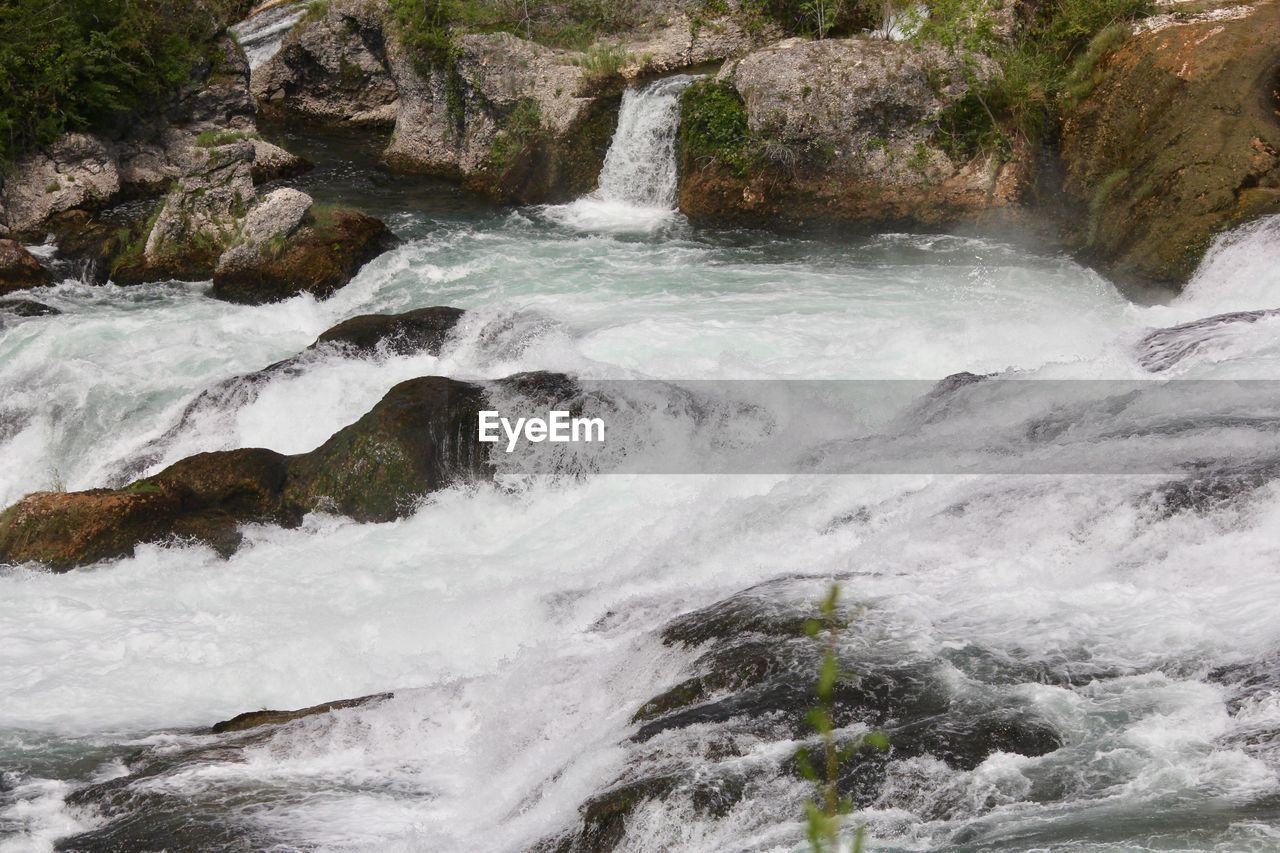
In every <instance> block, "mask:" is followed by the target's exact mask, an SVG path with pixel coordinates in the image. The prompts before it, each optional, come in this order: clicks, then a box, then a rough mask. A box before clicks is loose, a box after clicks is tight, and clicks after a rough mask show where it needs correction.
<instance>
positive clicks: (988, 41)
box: [913, 0, 1153, 159]
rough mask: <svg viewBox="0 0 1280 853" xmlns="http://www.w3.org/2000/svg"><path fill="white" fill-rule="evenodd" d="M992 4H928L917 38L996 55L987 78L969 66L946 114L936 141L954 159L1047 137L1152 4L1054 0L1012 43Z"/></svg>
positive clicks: (967, 0) (954, 0)
mask: <svg viewBox="0 0 1280 853" xmlns="http://www.w3.org/2000/svg"><path fill="white" fill-rule="evenodd" d="M992 3H993V0H930V2H929V4H928V6H929V14H928V17H927V18H921V19H919V20H917V21H916V25H917V29H916V30H915V33H914V36H913V38H915V39H916V40H918V41H922V42H932V43H934V44H938V45H941V46H942V47H944V48H946V49H947V50H948V51H950V52H951V53H953V54H955V55H957V56H960V57H961V58H962V59H963V58H965V57H967V56H969V55H971V54H975V53H983V54H986V55H988V56H990V57H992V58H993V59H994V60H995V61H996V63H997V65H998V66H999V71H998V72H997V73H996V74H995V75H994V76H992V77H991V78H990V79H983V75H979V74H978V73H977V71H976V67H975V65H974V63H972V62H971V61H970V62H968V64H967V65H966V72H965V76H966V78H967V80H966V82H967V83H968V91H967V93H966V94H965V95H964V96H963V97H962V98H960V99H959V100H958V101H956V102H955V103H953V104H952V105H951V106H950V107H949V108H948V109H947V110H946V111H945V112H944V113H943V115H942V116H941V118H940V121H939V123H938V129H937V133H936V139H937V141H938V143H939V144H940V145H941V146H942V147H943V148H944V149H945V150H946V151H947V152H948V153H949V154H951V155H952V156H953V157H957V158H961V159H968V158H970V157H973V156H975V155H976V154H978V153H981V152H997V153H1007V152H1008V151H1009V150H1010V149H1012V147H1013V146H1014V144H1015V143H1016V142H1018V141H1020V140H1021V141H1023V142H1027V143H1034V142H1036V141H1038V140H1040V139H1042V138H1044V137H1046V136H1048V135H1050V134H1051V133H1052V132H1053V131H1054V130H1055V129H1056V127H1057V125H1058V123H1059V121H1060V120H1061V115H1062V113H1063V111H1064V109H1065V108H1067V107H1069V106H1070V103H1071V101H1072V99H1073V98H1078V97H1081V96H1083V95H1084V94H1087V92H1088V91H1089V90H1090V89H1092V87H1093V86H1094V85H1096V83H1097V77H1096V75H1097V73H1098V72H1097V69H1098V67H1099V65H1100V63H1101V60H1102V58H1103V57H1105V56H1106V54H1107V53H1109V52H1110V51H1111V50H1113V49H1114V48H1115V47H1116V46H1117V45H1119V44H1120V43H1121V42H1122V41H1124V39H1125V38H1126V36H1127V32H1128V28H1127V26H1126V24H1127V23H1128V22H1130V21H1133V20H1135V19H1137V18H1140V17H1143V16H1145V15H1147V14H1150V12H1151V10H1152V8H1153V3H1152V0H1052V2H1049V3H1046V4H1045V5H1043V6H1042V7H1041V8H1040V9H1039V10H1037V14H1036V16H1035V18H1034V19H1033V20H1032V21H1030V22H1029V23H1027V25H1026V27H1025V29H1024V31H1023V32H1022V34H1021V35H1020V37H1019V38H1018V39H1017V40H1016V41H1013V42H1012V43H1000V42H999V40H998V39H997V34H996V33H995V31H994V29H993V28H992V26H991V20H992V17H991V13H992V10H993V8H994V7H993V5H992Z"/></svg>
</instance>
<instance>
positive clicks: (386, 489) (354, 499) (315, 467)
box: [285, 376, 492, 521]
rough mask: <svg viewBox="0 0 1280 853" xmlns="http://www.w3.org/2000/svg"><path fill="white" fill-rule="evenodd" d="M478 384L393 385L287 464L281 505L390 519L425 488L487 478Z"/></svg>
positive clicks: (409, 507)
mask: <svg viewBox="0 0 1280 853" xmlns="http://www.w3.org/2000/svg"><path fill="white" fill-rule="evenodd" d="M485 399H486V397H485V390H484V388H483V387H482V386H480V385H475V384H472V383H469V382H459V381H457V380H453V379H446V378H444V377H440V376H430V377H424V378H421V379H410V380H408V381H407V382H401V383H400V384H399V385H396V386H395V387H394V388H392V389H391V390H390V391H388V392H387V394H386V396H385V397H383V398H382V400H381V401H379V403H378V404H377V405H376V406H374V407H373V409H372V410H370V411H369V412H368V413H367V414H366V415H364V417H362V418H360V420H358V421H356V422H355V423H354V424H352V425H350V426H348V427H346V428H344V429H342V430H340V431H338V432H337V433H336V434H335V435H334V436H333V437H331V438H330V439H329V440H328V441H326V442H325V443H324V444H322V445H320V447H318V448H316V449H315V450H313V451H311V452H310V453H307V454H304V455H302V456H300V457H296V458H295V460H294V461H293V463H291V465H290V474H289V482H288V485H287V486H286V489H285V503H286V505H287V506H289V507H291V508H294V509H295V510H303V511H311V510H314V509H327V510H329V511H332V512H337V513H341V514H342V515H346V516H350V517H351V518H354V519H356V520H357V521H392V520H394V519H396V518H401V517H403V516H405V515H408V514H409V513H411V512H412V511H413V510H414V509H415V508H416V506H417V504H418V502H419V500H420V499H421V498H422V497H423V496H424V495H426V494H428V493H430V492H434V491H437V490H439V489H443V488H446V487H448V486H450V485H453V484H454V483H458V482H465V481H474V480H485V479H488V478H489V477H490V476H492V475H491V472H490V469H489V466H488V458H489V445H485V444H481V443H480V441H479V436H478V430H477V422H478V417H479V411H480V410H481V409H482V408H484V407H485Z"/></svg>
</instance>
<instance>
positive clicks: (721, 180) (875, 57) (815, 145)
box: [680, 38, 1027, 226]
mask: <svg viewBox="0 0 1280 853" xmlns="http://www.w3.org/2000/svg"><path fill="white" fill-rule="evenodd" d="M966 66H968V67H967V68H966ZM992 73H995V72H994V64H993V63H992V62H991V61H990V60H987V59H985V58H984V57H981V56H970V57H957V56H955V55H952V54H949V53H947V52H946V51H943V50H942V49H940V48H937V47H933V46H917V45H914V44H910V43H906V42H895V41H889V40H885V39H872V38H852V39H826V40H823V41H804V40H799V39H789V40H785V41H782V42H779V43H777V44H775V45H772V46H770V47H767V48H764V49H762V50H758V51H755V52H753V53H750V54H748V55H747V56H745V57H743V58H742V59H740V60H737V61H735V62H731V63H728V64H726V66H725V68H724V69H723V70H722V71H721V72H720V74H719V76H718V77H717V81H716V82H715V83H710V84H706V85H707V86H714V87H718V90H716V91H714V92H713V95H714V96H715V97H717V98H718V104H717V105H716V106H715V108H716V109H717V111H718V112H717V113H716V114H708V113H707V112H706V110H707V109H709V107H707V106H705V104H707V103H708V102H707V101H705V100H703V99H699V98H698V97H697V95H698V94H699V89H690V91H689V93H687V94H686V96H685V97H686V107H685V110H684V116H683V119H684V121H685V123H686V126H685V128H684V129H683V130H682V133H683V136H682V151H683V154H682V171H683V179H682V183H681V188H680V209H681V210H682V211H683V212H685V213H686V214H688V215H689V216H690V217H692V218H695V219H704V220H713V221H730V222H744V223H766V222H780V223H784V224H791V225H797V224H804V223H808V222H850V223H861V224H868V225H893V224H905V225H915V226H939V225H944V224H947V223H954V222H973V221H979V220H988V219H999V218H1000V217H1002V216H1005V215H1006V214H1012V213H1013V212H1014V211H1015V209H1016V205H1017V203H1018V202H1019V200H1020V197H1021V193H1022V190H1023V189H1024V185H1025V184H1026V181H1027V164H1026V163H1025V162H1020V161H1018V160H1016V159H1015V161H1014V162H1001V160H1000V159H999V158H997V157H996V156H995V155H982V156H979V157H977V158H975V159H974V160H972V161H969V162H957V161H954V160H953V159H952V158H951V157H950V156H949V155H948V154H947V153H946V152H945V151H944V150H943V149H942V148H941V147H940V146H939V145H938V144H937V143H936V142H935V140H934V138H933V131H934V130H935V129H936V127H937V124H938V122H939V120H940V118H941V116H942V113H943V111H944V110H945V109H946V108H947V107H948V106H949V105H951V104H952V103H954V102H955V101H956V100H957V99H959V98H960V97H962V96H963V95H964V94H965V92H966V91H967V89H968V84H967V83H966V79H968V78H967V75H968V74H975V75H976V76H977V77H978V79H981V78H983V77H985V76H987V75H990V74H992ZM703 91H705V90H703ZM735 100H736V101H737V102H738V103H739V104H740V106H736V107H735V106H733V102H734V101H735ZM713 103H714V102H713ZM734 113H736V114H738V115H740V116H741V118H740V119H739V118H734V116H733V114H734ZM724 121H741V122H743V126H742V128H741V132H742V135H743V139H742V140H741V141H740V143H739V144H740V145H741V146H743V149H744V150H742V151H740V152H717V151H715V150H714V144H715V143H714V141H711V140H706V139H702V138H700V134H702V133H704V128H706V127H710V126H715V125H716V124H717V123H723V122H724ZM720 126H723V124H720ZM709 148H711V149H712V150H707V149H709ZM744 160H745V161H748V162H743V161H744Z"/></svg>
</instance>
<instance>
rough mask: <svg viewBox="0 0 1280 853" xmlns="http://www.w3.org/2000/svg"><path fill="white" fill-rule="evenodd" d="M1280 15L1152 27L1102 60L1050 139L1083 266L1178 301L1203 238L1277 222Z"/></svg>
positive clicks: (1219, 14) (1180, 19)
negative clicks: (1260, 221)
mask: <svg viewBox="0 0 1280 853" xmlns="http://www.w3.org/2000/svg"><path fill="white" fill-rule="evenodd" d="M1277 31H1280V5H1278V4H1276V3H1268V2H1262V3H1256V4H1253V5H1240V6H1234V7H1229V8H1225V9H1216V10H1213V11H1210V12H1205V13H1201V14H1180V15H1177V16H1174V15H1165V16H1157V17H1156V18H1151V19H1148V20H1146V21H1144V22H1141V23H1139V24H1138V25H1136V27H1135V28H1134V34H1133V35H1132V36H1131V37H1130V38H1129V39H1128V40H1127V41H1125V42H1124V43H1122V44H1121V45H1120V46H1119V47H1118V48H1117V49H1116V50H1114V51H1113V52H1112V53H1111V54H1110V55H1109V56H1108V58H1107V59H1106V61H1105V64H1104V66H1103V67H1102V69H1101V71H1100V74H1099V75H1098V76H1099V82H1097V84H1096V86H1095V87H1094V88H1093V90H1092V92H1091V93H1089V94H1088V95H1087V96H1085V97H1083V99H1082V100H1081V102H1080V103H1079V104H1078V105H1077V106H1076V107H1075V109H1074V110H1073V111H1072V112H1071V113H1070V114H1069V115H1068V117H1067V119H1066V121H1065V124H1064V127H1063V132H1062V143H1061V146H1062V159H1063V162H1064V164H1065V167H1066V179H1065V189H1066V192H1067V194H1068V195H1069V196H1070V198H1071V199H1072V200H1073V201H1074V202H1075V203H1076V205H1077V206H1078V208H1079V210H1080V216H1079V217H1078V221H1079V223H1080V225H1079V227H1077V228H1076V229H1075V231H1076V233H1075V242H1076V243H1077V244H1078V245H1079V246H1080V247H1081V249H1082V251H1083V254H1084V257H1085V259H1086V260H1088V261H1090V262H1092V263H1095V264H1097V265H1099V266H1101V267H1103V268H1104V269H1106V270H1107V271H1108V272H1109V273H1110V274H1111V275H1113V276H1115V277H1117V278H1119V279H1121V280H1123V281H1125V282H1126V283H1132V284H1137V285H1147V286H1160V287H1180V286H1181V285H1182V284H1184V283H1185V282H1186V280H1187V279H1188V278H1189V277H1190V275H1191V273H1192V272H1193V271H1194V270H1195V268H1196V265H1197V264H1198V263H1199V261H1200V259H1201V257H1202V256H1203V255H1204V252H1205V250H1206V249H1207V248H1208V246H1209V244H1210V242H1211V240H1212V239H1213V236H1214V235H1215V234H1217V233H1219V232H1221V231H1223V230H1224V229H1227V228H1230V227H1232V226H1234V225H1236V224H1238V223H1240V222H1243V221H1245V220H1247V219H1250V218H1252V217H1256V216H1259V215H1261V214H1264V213H1268V212H1274V211H1280V121H1277V111H1280V94H1278V93H1280V76H1278V73H1277V70H1276V69H1277V68H1278V67H1280V41H1277V39H1276V38H1275V34H1276V32H1277Z"/></svg>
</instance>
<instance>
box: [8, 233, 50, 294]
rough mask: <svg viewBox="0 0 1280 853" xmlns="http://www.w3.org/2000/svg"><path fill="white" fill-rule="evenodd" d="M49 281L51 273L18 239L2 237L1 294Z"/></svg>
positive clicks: (38, 285)
mask: <svg viewBox="0 0 1280 853" xmlns="http://www.w3.org/2000/svg"><path fill="white" fill-rule="evenodd" d="M48 283H49V274H48V273H47V272H45V269H44V267H42V266H40V262H39V261H37V260H36V258H35V256H34V255H32V254H31V253H30V252H28V251H27V250H26V248H25V247H24V246H23V245H22V244H21V243H19V242H17V241H16V240H4V239H0V296H2V295H4V294H6V293H13V292H14V291H17V290H28V289H30V288H32V287H40V286H41V285H45V284H48Z"/></svg>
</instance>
